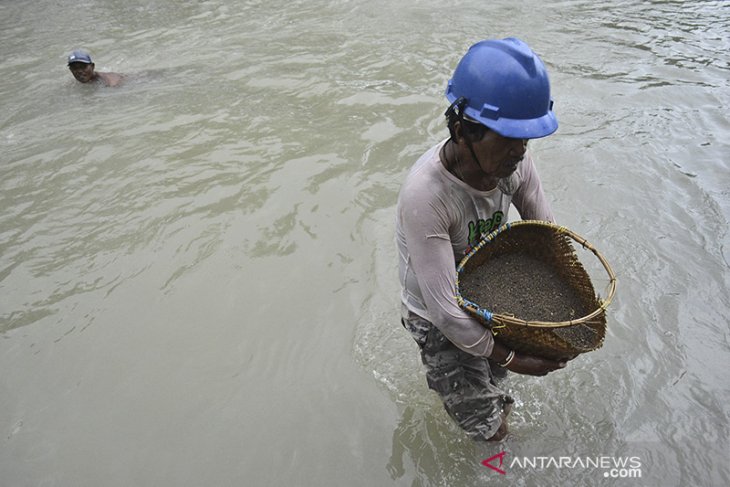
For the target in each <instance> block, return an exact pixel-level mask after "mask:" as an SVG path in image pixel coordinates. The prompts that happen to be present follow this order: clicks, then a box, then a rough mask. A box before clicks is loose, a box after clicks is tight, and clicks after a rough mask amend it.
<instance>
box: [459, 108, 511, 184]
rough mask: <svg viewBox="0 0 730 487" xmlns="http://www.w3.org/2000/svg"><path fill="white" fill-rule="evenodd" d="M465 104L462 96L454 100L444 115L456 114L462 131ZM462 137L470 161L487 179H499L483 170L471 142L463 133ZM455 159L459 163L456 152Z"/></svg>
mask: <svg viewBox="0 0 730 487" xmlns="http://www.w3.org/2000/svg"><path fill="white" fill-rule="evenodd" d="M466 104H467V99H466V98H464V97H463V96H462V97H460V98H458V99H457V100H455V101H454V103H452V104H451V106H450V107H449V108H448V110H446V115H449V113H450V112H455V113H456V115H457V116H458V121H459V123H460V125H461V127H462V131H463V130H464V128H463V127H464V107H465V106H466ZM487 130H489V129H487ZM462 133H463V132H462ZM454 135H456V134H453V133H452V134H451V140H454ZM462 137H463V139H464V141H465V142H466V146H467V148H468V149H469V152H470V153H471V157H472V159H474V162H476V164H477V166H478V167H479V170H480V171H481V172H482V173H483V174H484V175H486V176H487V177H489V178H494V179H499V178H496V177H495V176H494V175H493V174H494V173H493V172H492V173H490V172H487V171H485V170H484V168H483V166H482V164H481V161H480V160H479V157H477V153H476V152H475V151H474V146H473V145H472V143H471V140H470V139H469V137H467V136H466V134H465V133H463V135H462ZM456 159H457V162H460V161H459V156H458V151H457V152H456ZM495 172H496V171H495Z"/></svg>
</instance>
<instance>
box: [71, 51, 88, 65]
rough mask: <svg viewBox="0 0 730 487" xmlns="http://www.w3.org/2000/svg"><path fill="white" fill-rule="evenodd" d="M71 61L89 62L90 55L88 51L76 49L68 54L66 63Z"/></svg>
mask: <svg viewBox="0 0 730 487" xmlns="http://www.w3.org/2000/svg"><path fill="white" fill-rule="evenodd" d="M71 63H84V64H91V56H89V53H87V52H84V51H80V50H78V49H77V50H76V51H74V52H72V53H71V54H70V55H69V56H68V64H71Z"/></svg>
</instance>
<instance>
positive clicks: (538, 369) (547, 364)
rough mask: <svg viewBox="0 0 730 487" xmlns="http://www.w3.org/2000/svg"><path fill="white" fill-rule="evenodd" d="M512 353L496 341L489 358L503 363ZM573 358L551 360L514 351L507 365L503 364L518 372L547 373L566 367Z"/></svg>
mask: <svg viewBox="0 0 730 487" xmlns="http://www.w3.org/2000/svg"><path fill="white" fill-rule="evenodd" d="M511 353H512V351H511V350H510V349H508V348H507V347H505V346H504V345H502V344H501V343H499V342H495V343H494V349H493V351H492V355H490V357H489V358H490V359H492V360H494V361H496V362H497V363H498V364H500V365H502V364H504V363H505V361H507V360H508V359H509V357H510V354H511ZM571 358H573V357H566V359H565V360H549V359H545V358H540V357H535V356H533V355H526V354H523V353H514V355H513V356H512V358H511V359H510V360H509V362H508V363H507V364H506V366H505V365H502V367H505V368H506V369H507V370H510V371H512V372H516V373H518V374H526V375H547V374H548V372H552V371H553V370H558V369H563V368H565V366H566V365H567V364H568V360H570V359H571Z"/></svg>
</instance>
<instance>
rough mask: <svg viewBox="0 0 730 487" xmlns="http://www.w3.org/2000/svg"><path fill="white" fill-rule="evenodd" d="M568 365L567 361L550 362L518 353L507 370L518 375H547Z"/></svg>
mask: <svg viewBox="0 0 730 487" xmlns="http://www.w3.org/2000/svg"><path fill="white" fill-rule="evenodd" d="M566 365H567V362H566V361H555V360H548V359H544V358H540V357H533V356H532V355H524V354H521V353H516V354H515V356H514V358H513V359H512V361H511V362H510V363H509V365H508V366H507V370H510V371H512V372H516V373H518V374H526V375H547V374H548V372H552V371H553V370H558V369H563V368H565V366H566Z"/></svg>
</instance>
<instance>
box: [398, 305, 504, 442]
mask: <svg viewBox="0 0 730 487" xmlns="http://www.w3.org/2000/svg"><path fill="white" fill-rule="evenodd" d="M402 322H403V326H404V327H405V328H406V330H408V331H409V332H410V333H411V335H412V336H413V339H414V340H415V341H416V343H418V346H419V347H420V348H421V361H422V362H423V364H424V365H425V366H426V380H427V382H428V387H429V388H431V389H433V390H434V391H436V392H437V393H438V394H439V396H441V400H442V401H443V404H444V408H445V409H446V412H447V413H449V416H451V417H452V418H453V419H454V421H456V422H457V423H458V424H459V426H460V427H461V428H462V429H463V430H464V431H465V432H466V433H467V434H468V435H469V436H470V437H472V438H473V439H475V440H487V439H489V438H491V437H492V436H493V435H494V434H495V433H496V432H497V430H498V429H499V427H500V425H501V424H502V417H501V413H502V409H503V407H504V405H505V404H508V403H512V402H514V400H513V399H512V398H511V397H510V396H508V395H507V394H505V393H504V392H503V391H502V390H501V389H500V388H499V387H497V382H498V381H500V380H501V379H503V378H504V377H505V376H506V374H507V371H506V369H504V368H502V367H500V366H499V365H497V364H495V363H493V362H490V360H489V359H487V358H485V357H476V356H474V355H471V354H469V353H466V352H464V351H462V350H461V349H459V348H458V347H456V346H455V345H454V344H453V343H451V342H450V341H449V340H448V339H447V338H446V337H445V336H444V335H443V334H442V333H441V331H439V329H438V328H436V327H435V326H433V325H432V324H431V323H430V322H428V321H426V320H424V319H423V318H421V317H419V316H415V315H411V316H409V317H408V318H407V319H403V320H402Z"/></svg>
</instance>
